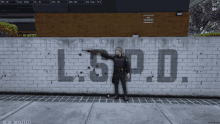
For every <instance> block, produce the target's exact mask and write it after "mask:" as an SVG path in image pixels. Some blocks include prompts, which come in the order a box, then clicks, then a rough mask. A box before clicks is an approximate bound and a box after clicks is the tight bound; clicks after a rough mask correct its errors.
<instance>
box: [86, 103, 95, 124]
mask: <svg viewBox="0 0 220 124" xmlns="http://www.w3.org/2000/svg"><path fill="white" fill-rule="evenodd" d="M93 104H94V102H93V103H92V106H91V108H90V110H89V114H88V116H87V118H86V122H87V119H88V118H89V115H90V112H91V110H92V107H93ZM86 122H85V124H86Z"/></svg>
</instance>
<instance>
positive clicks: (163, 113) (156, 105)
mask: <svg viewBox="0 0 220 124" xmlns="http://www.w3.org/2000/svg"><path fill="white" fill-rule="evenodd" d="M155 106H157V104H155ZM157 109H159V110H160V108H159V107H158V106H157ZM160 112H161V113H162V114H163V115H164V116H165V117H166V118H167V120H168V121H169V122H170V123H171V121H170V120H169V118H168V117H167V116H166V115H165V114H164V113H163V111H161V110H160ZM171 124H172V123H171Z"/></svg>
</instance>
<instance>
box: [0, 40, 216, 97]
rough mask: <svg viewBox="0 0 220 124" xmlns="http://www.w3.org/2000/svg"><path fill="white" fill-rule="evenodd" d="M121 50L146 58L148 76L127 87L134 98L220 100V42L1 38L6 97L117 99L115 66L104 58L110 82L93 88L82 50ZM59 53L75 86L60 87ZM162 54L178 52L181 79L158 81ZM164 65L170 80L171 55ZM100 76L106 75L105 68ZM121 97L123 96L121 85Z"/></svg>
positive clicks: (0, 86)
mask: <svg viewBox="0 0 220 124" xmlns="http://www.w3.org/2000/svg"><path fill="white" fill-rule="evenodd" d="M133 39H134V40H133ZM140 39H143V40H142V41H141V40H140ZM164 39H166V40H164ZM82 41H83V42H82ZM112 41H114V44H112ZM134 43H135V44H134ZM112 45H114V47H113V46H112ZM117 46H120V47H122V48H123V52H124V53H125V50H127V49H137V50H142V51H143V53H144V55H143V57H144V67H143V71H142V73H141V74H131V81H130V82H127V91H128V94H152V95H154V94H155V95H156V94H158V95H159V94H160V95H192V96H197V95H206V96H220V77H219V75H220V74H219V72H220V39H219V38H217V37H213V38H206V37H205V38H189V37H187V38H185V37H184V38H183V37H180V38H161V37H158V38H1V39H0V92H2V91H6V92H15V91H16V92H54V93H101V94H102V93H114V85H113V84H112V83H111V76H112V72H113V62H112V61H111V60H102V59H101V57H100V56H98V57H97V63H105V64H106V65H107V66H108V79H107V80H106V81H104V82H93V81H92V80H91V79H90V76H89V75H90V71H92V70H93V69H94V68H93V67H92V66H91V65H90V61H91V59H90V53H87V52H82V51H81V50H82V47H83V49H105V50H106V51H107V52H108V53H109V54H114V50H115V48H116V47H117ZM58 49H63V50H64V56H65V58H64V62H65V66H64V69H65V70H64V76H72V77H73V80H74V81H73V82H72V81H69V82H68V81H66V82H59V81H58ZM162 49H173V50H176V51H177V53H178V60H177V62H178V63H177V78H176V80H175V81H173V82H158V81H157V77H158V54H159V52H158V51H159V50H162ZM80 53H81V56H80V55H79V54H80ZM126 56H127V55H126ZM164 61H165V63H164V66H165V68H164V76H165V77H169V76H171V74H170V73H171V70H170V68H171V63H170V62H171V55H165V60H164ZM167 62H169V63H167ZM138 64H140V63H137V55H134V56H132V61H131V67H132V68H136V67H137V65H138ZM88 67H90V69H88ZM95 70H96V73H97V74H99V76H101V75H102V69H101V68H95ZM80 72H83V73H82V74H80ZM78 75H79V76H84V82H79V79H80V78H79V77H78ZM149 76H153V77H152V82H146V80H147V77H149ZM182 77H187V78H188V79H187V80H188V81H187V82H182ZM119 93H121V94H123V89H122V86H121V84H120V85H119Z"/></svg>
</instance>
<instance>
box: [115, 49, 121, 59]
mask: <svg viewBox="0 0 220 124" xmlns="http://www.w3.org/2000/svg"><path fill="white" fill-rule="evenodd" d="M121 53H122V48H120V47H117V48H116V49H115V54H116V55H118V56H119V57H120V56H121Z"/></svg>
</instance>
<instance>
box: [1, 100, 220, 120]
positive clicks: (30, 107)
mask: <svg viewBox="0 0 220 124" xmlns="http://www.w3.org/2000/svg"><path fill="white" fill-rule="evenodd" d="M22 120H28V121H31V124H220V106H219V105H179V104H178V105H173V104H160V103H159V104H156V103H100V102H91V103H77V102H33V101H30V102H29V101H28V102H27V101H0V124H3V123H5V124H6V121H12V122H13V121H22ZM7 124H10V123H7ZM14 124H15V123H14Z"/></svg>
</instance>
